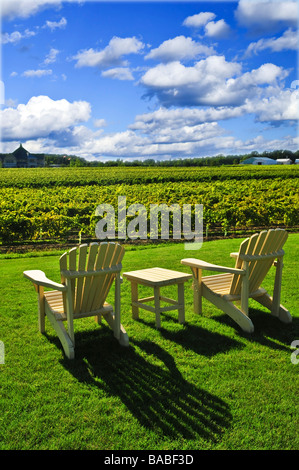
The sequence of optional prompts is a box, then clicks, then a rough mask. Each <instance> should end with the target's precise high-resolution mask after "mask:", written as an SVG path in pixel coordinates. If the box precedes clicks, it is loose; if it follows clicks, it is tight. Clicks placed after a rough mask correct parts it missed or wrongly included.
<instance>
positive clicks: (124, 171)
mask: <svg viewBox="0 0 299 470" xmlns="http://www.w3.org/2000/svg"><path fill="white" fill-rule="evenodd" d="M298 176H299V166H297V165H288V166H275V167H273V166H270V167H267V166H258V167H257V166H255V167H253V166H239V165H235V166H230V167H227V166H225V167H210V168H208V167H194V168H163V169H162V168H126V167H116V168H115V167H112V168H42V169H40V168H39V169H37V168H33V169H0V195H1V197H0V205H1V210H0V241H1V242H2V244H12V243H20V242H25V241H30V242H38V241H53V240H70V239H73V238H76V239H77V240H78V239H79V237H80V238H81V237H82V238H89V239H90V238H95V225H96V223H97V220H98V217H97V216H96V214H95V210H96V207H97V206H98V205H99V204H103V203H107V204H110V205H112V206H113V207H114V208H115V213H116V217H117V207H118V196H126V203H127V206H130V205H131V204H134V203H139V204H143V205H144V206H145V208H146V209H147V210H148V214H149V208H150V204H162V203H165V204H167V205H168V206H169V205H171V204H179V205H180V207H183V204H191V205H195V204H202V205H203V223H204V235H208V234H211V233H213V232H215V231H216V232H217V231H221V233H222V234H228V233H229V232H230V231H232V232H236V231H238V230H239V231H243V232H244V231H250V230H252V229H254V228H255V227H270V226H271V227H272V226H285V227H287V228H289V229H295V228H296V227H297V226H299V179H298ZM116 228H117V227H116ZM170 228H171V227H170Z"/></svg>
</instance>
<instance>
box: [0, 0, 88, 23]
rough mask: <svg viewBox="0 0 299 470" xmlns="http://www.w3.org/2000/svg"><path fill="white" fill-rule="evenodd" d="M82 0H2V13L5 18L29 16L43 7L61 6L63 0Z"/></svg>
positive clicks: (76, 1) (70, 0) (65, 0)
mask: <svg viewBox="0 0 299 470" xmlns="http://www.w3.org/2000/svg"><path fill="white" fill-rule="evenodd" d="M81 1H82V0H1V9H0V13H1V14H2V16H3V17H4V18H8V19H9V20H12V19H14V18H28V17H29V16H31V15H34V14H35V13H37V12H39V11H40V10H42V9H45V8H49V7H60V6H61V5H62V3H63V2H69V3H81Z"/></svg>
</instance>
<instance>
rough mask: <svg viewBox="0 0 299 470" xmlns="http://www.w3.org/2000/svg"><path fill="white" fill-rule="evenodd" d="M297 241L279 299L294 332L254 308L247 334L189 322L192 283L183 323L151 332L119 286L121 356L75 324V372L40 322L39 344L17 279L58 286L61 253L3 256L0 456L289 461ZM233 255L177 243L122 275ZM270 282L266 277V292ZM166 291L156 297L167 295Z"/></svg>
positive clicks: (213, 319)
mask: <svg viewBox="0 0 299 470" xmlns="http://www.w3.org/2000/svg"><path fill="white" fill-rule="evenodd" d="M298 242H299V235H298V234H291V235H290V236H289V238H288V241H287V244H286V245H285V251H286V255H285V266H284V273H283V288H282V299H281V301H282V303H283V304H284V305H285V306H286V307H287V308H288V309H289V310H290V312H291V313H292V315H293V323H292V324H290V325H284V324H282V323H280V322H279V321H278V320H277V319H275V318H273V317H271V316H270V315H269V314H268V313H267V312H266V309H263V308H262V307H260V306H259V305H258V304H256V303H254V302H252V303H250V306H251V309H250V315H251V318H252V320H253V323H254V325H255V331H254V333H253V334H252V335H247V334H245V333H242V332H241V331H240V329H239V328H238V327H237V325H235V324H234V323H233V322H232V321H231V320H230V318H229V317H227V316H225V315H224V314H223V313H222V312H221V311H219V310H217V309H216V308H214V307H213V306H212V305H211V304H208V303H207V302H206V301H204V302H203V311H204V315H203V316H197V315H195V314H194V313H193V309H192V290H191V281H189V282H188V283H187V284H186V285H185V302H186V320H187V321H186V324H185V325H179V324H178V322H177V312H176V311H173V312H169V313H167V315H163V318H162V328H161V330H159V331H158V330H156V328H155V319H154V315H152V314H151V313H150V312H146V311H140V320H138V321H136V320H133V319H132V317H131V307H130V288H129V283H128V281H126V280H124V282H123V285H122V323H123V325H124V326H125V328H126V330H127V332H128V335H129V337H130V347H129V348H123V347H121V346H119V345H118V343H117V342H116V341H115V340H114V338H113V336H112V333H111V330H110V329H109V328H108V326H107V327H106V326H105V324H103V326H102V327H99V326H98V325H96V323H95V322H94V321H93V319H91V318H89V319H85V320H80V321H79V320H78V321H77V322H76V323H75V328H76V358H75V360H73V361H69V360H67V359H66V358H65V356H64V354H63V350H62V348H61V346H60V343H59V341H58V339H57V337H56V335H55V332H54V330H53V329H52V328H51V327H50V325H49V323H48V322H47V321H46V335H40V334H39V333H38V326H37V314H36V312H37V301H36V294H35V291H34V289H33V287H32V286H31V285H30V283H29V282H28V281H27V280H25V279H24V278H23V276H22V272H23V271H24V270H25V269H42V270H43V271H45V272H46V274H47V275H48V277H50V278H52V279H53V280H56V281H59V271H58V259H59V252H53V253H52V254H51V255H49V253H47V256H40V254H39V256H29V255H28V254H27V255H26V256H23V255H11V258H10V259H7V258H6V257H4V256H2V257H0V269H1V287H2V288H1V306H0V340H1V341H3V343H4V345H5V363H4V364H0V387H1V401H0V429H1V433H0V449H2V450H7V449H10V450H11V449H13V450H15V449H18V450H20V449H22V450H27V449H34V450H37V449H51V450H54V449H55V450H56V449H58V450H60V449H65V450H66V449H72V450H74V449H103V450H140V449H144V450H198V449H205V450H209V449H213V450H216V449H217V450H221V449H222V450H228V449H233V450H241V449H242V450H247V449H250V450H253V449H259V450H260V449H271V450H273V449H280V450H281V449H288V450H291V449H292V450H295V449H296V450H298V448H299V437H298V429H297V427H298V426H297V424H298V411H299V409H298V408H299V406H298V385H299V379H298V372H299V364H293V363H292V362H291V352H292V349H291V348H290V346H291V343H292V341H294V340H296V339H297V340H298V339H299V328H298V327H299V308H298V305H299V294H298V258H299V256H298V255H299V248H298ZM239 244H240V239H233V240H219V241H210V242H206V243H204V244H203V247H202V248H201V250H200V251H199V252H198V253H194V252H187V251H185V250H184V245H183V244H166V245H157V246H148V247H136V248H135V247H134V248H132V247H128V249H127V251H126V254H125V257H124V261H123V270H124V271H129V270H133V269H138V268H143V267H150V266H161V267H166V268H171V269H177V270H181V271H185V272H188V268H187V267H185V266H182V265H181V264H180V260H181V259H182V258H184V257H189V256H196V257H200V258H202V259H204V260H207V261H211V262H213V263H221V264H226V265H232V264H233V260H232V259H231V258H230V257H229V253H230V252H231V251H237V250H238V247H239ZM273 279H274V272H271V273H270V274H269V277H268V278H267V281H266V283H265V287H266V288H267V287H268V288H270V287H271V286H272V283H273ZM172 289H173V288H168V289H166V291H165V294H166V295H169V296H171V295H175V292H174V291H173V290H172ZM144 292H145V294H146V293H147V292H148V291H146V290H144ZM112 298H113V292H111V294H109V300H112Z"/></svg>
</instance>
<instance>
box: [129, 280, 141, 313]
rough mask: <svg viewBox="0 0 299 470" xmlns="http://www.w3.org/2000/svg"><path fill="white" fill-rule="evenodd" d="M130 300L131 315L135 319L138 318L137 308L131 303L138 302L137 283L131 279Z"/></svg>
mask: <svg viewBox="0 0 299 470" xmlns="http://www.w3.org/2000/svg"><path fill="white" fill-rule="evenodd" d="M131 301H132V317H133V318H134V319H135V320H137V319H138V318H139V308H138V307H137V306H136V305H134V304H133V302H138V284H137V282H133V281H131Z"/></svg>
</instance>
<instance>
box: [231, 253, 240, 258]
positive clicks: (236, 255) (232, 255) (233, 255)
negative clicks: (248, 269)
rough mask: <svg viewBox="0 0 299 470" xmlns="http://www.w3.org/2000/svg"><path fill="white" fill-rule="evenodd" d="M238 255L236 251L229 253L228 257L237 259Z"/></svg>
mask: <svg viewBox="0 0 299 470" xmlns="http://www.w3.org/2000/svg"><path fill="white" fill-rule="evenodd" d="M238 254H239V252H238V251H234V252H233V253H230V257H231V258H238Z"/></svg>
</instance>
